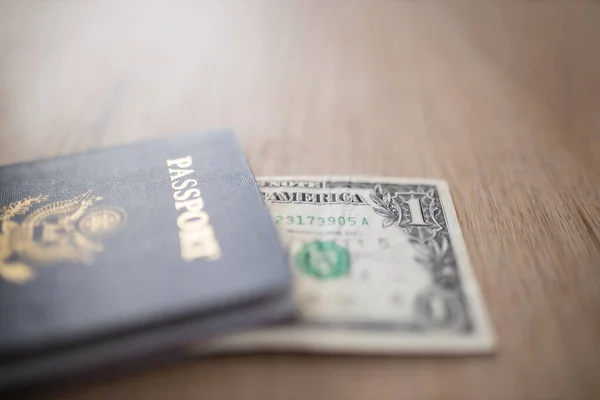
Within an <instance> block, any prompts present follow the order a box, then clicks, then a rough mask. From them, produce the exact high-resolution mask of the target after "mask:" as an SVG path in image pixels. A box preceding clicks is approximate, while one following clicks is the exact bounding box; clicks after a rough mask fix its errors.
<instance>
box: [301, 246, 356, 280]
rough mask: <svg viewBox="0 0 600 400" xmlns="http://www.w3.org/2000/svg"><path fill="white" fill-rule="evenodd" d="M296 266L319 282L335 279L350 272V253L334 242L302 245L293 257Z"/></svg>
mask: <svg viewBox="0 0 600 400" xmlns="http://www.w3.org/2000/svg"><path fill="white" fill-rule="evenodd" d="M295 263H296V266H297V267H298V268H299V269H300V270H301V271H302V272H304V273H305V274H307V275H309V276H312V277H313V278H316V279H319V280H326V279H337V278H341V277H343V276H346V275H348V273H349V272H350V253H349V252H348V250H347V249H345V248H343V247H342V246H340V245H338V244H336V243H334V242H321V241H318V240H317V241H315V242H311V243H308V244H306V245H304V247H302V248H301V249H300V251H299V252H298V253H296V256H295Z"/></svg>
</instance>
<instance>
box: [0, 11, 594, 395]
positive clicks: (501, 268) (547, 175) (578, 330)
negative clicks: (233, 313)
mask: <svg viewBox="0 0 600 400" xmlns="http://www.w3.org/2000/svg"><path fill="white" fill-rule="evenodd" d="M599 42H600V3H599V2H597V1H589V2H588V1H559V0H556V1H552V0H550V1H536V2H529V1H518V0H515V1H509V2H506V1H468V0H431V1H389V0H371V1H367V0H338V1H336V0H322V1H317V0H304V1H302V0H298V1H291V0H279V1H277V0H254V1H250V0H226V1H225V0H224V1H169V2H166V1H150V0H146V1H144V2H142V1H67V0H64V1H58V0H57V1H4V2H1V3H0V135H1V136H0V162H1V163H2V164H9V163H13V162H19V161H25V160H32V159H37V158H43V157H50V156H56V155H61V154H68V153H71V152H76V151H82V150H85V149H90V148H98V147H106V146H112V145H118V144H123V143H130V142H134V141H137V140H142V139H149V138H157V137H162V136H166V135H169V134H173V133H176V132H187V131H194V130H206V129H212V128H219V127H225V126H227V127H233V128H234V129H235V130H236V131H237V133H238V135H239V137H240V140H241V142H242V144H243V146H244V149H245V151H246V152H247V155H248V158H249V161H250V163H251V165H252V168H253V170H254V172H255V173H256V174H257V175H258V174H327V173H338V174H353V173H360V174H378V175H388V176H406V177H435V178H444V179H447V180H448V181H449V183H450V185H451V189H452V194H453V197H454V201H455V204H456V208H457V213H458V217H459V220H460V223H461V226H462V228H463V232H464V235H465V239H466V242H467V246H468V248H469V252H470V256H471V259H472V262H473V267H474V269H475V273H476V275H477V277H478V279H479V281H480V284H481V287H482V290H483V293H484V296H485V300H486V303H487V305H488V307H489V309H490V313H491V317H492V321H493V324H494V327H495V329H496V332H497V335H498V341H499V351H498V353H497V354H496V355H495V356H493V357H480V358H401V357H326V356H314V357H308V356H293V355H276V356H269V357H267V356H258V355H257V356H245V357H226V358H211V359H205V360H196V361H193V362H189V363H185V364H179V365H175V366H168V367H165V368H160V369H154V370H152V371H148V372H144V373H140V374H135V375H133V376H129V377H126V378H122V379H116V380H108V381H103V382H101V383H97V384H92V385H88V386H86V387H80V388H77V389H70V390H66V389H65V390H62V391H57V392H49V393H46V394H44V396H43V397H44V398H49V399H50V398H56V399H58V398H60V399H67V400H76V399H107V398H109V399H120V398H121V399H163V398H178V399H198V398H202V399H212V398H215V399H221V398H223V399H251V398H256V399H261V400H264V399H280V398H298V399H305V398H308V399H313V398H315V399H316V398H323V399H336V398H344V399H350V398H356V399H367V398H368V399H371V398H377V399H379V398H389V399H396V400H397V399H420V398H422V399H594V398H600V358H599V354H600V112H599V110H600V51H599V48H600V47H599V45H598V43H599Z"/></svg>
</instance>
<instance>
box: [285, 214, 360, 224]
mask: <svg viewBox="0 0 600 400" xmlns="http://www.w3.org/2000/svg"><path fill="white" fill-rule="evenodd" d="M273 218H274V219H275V224H276V225H316V226H325V225H329V226H333V225H337V226H344V225H348V226H369V220H368V219H367V218H356V217H343V216H339V217H334V216H331V217H315V216H314V215H287V216H284V215H275V216H273Z"/></svg>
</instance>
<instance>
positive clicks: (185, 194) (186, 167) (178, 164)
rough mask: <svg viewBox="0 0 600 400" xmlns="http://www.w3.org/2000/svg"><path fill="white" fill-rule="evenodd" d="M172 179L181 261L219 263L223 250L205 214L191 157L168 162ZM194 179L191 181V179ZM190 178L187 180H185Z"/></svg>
mask: <svg viewBox="0 0 600 400" xmlns="http://www.w3.org/2000/svg"><path fill="white" fill-rule="evenodd" d="M167 166H168V167H169V176H170V177H171V187H172V188H173V190H174V192H173V199H175V209H176V210H178V211H180V214H179V215H178V216H177V227H178V228H179V243H180V245H181V257H182V258H183V259H184V260H186V261H192V260H196V259H198V258H203V259H207V260H216V259H218V258H219V257H220V256H221V247H220V246H219V242H218V241H217V238H216V236H215V231H214V229H213V227H212V225H211V223H210V217H209V216H208V213H207V212H206V211H205V210H204V199H203V198H202V193H201V192H200V189H198V188H197V186H198V182H197V181H196V180H195V179H191V177H193V176H194V170H193V169H192V156H187V157H183V158H175V159H168V160H167ZM190 176H191V177H190ZM186 177H188V178H187V179H184V178H186Z"/></svg>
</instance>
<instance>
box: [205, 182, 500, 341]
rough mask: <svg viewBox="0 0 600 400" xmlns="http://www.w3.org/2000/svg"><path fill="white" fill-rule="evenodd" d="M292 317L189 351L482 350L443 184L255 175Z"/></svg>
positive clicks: (487, 332)
mask: <svg viewBox="0 0 600 400" xmlns="http://www.w3.org/2000/svg"><path fill="white" fill-rule="evenodd" d="M258 183H259V186H260V189H261V191H262V194H263V196H264V200H265V203H266V205H267V207H268V209H269V211H270V213H271V216H272V219H273V223H274V225H275V227H276V229H277V230H278V233H279V237H280V240H281V243H282V244H283V246H285V247H286V249H287V250H288V253H289V262H290V268H291V270H292V271H293V272H292V273H293V277H294V287H293V294H294V299H295V301H296V303H297V307H298V312H299V320H298V322H296V323H294V324H291V325H288V326H278V327H273V328H268V329H262V330H257V331H251V332H243V333H239V334H234V335H231V336H227V337H223V338H219V339H217V340H212V341H209V342H204V343H202V344H200V345H198V346H197V347H196V348H195V349H194V350H195V351H198V352H207V351H208V352H239V351H257V350H258V351H260V350H296V351H319V352H346V353H366V352H369V353H394V352H396V353H473V352H480V353H481V352H489V351H491V350H492V349H493V347H494V335H493V331H492V328H491V325H490V323H489V320H488V316H487V313H486V311H485V307H484V304H483V301H482V296H481V294H480V289H479V286H478V284H477V281H476V278H475V275H474V274H473V271H472V270H471V266H470V263H469V258H468V255H467V249H466V247H465V243H464V240H463V236H462V234H461V230H460V227H459V225H458V221H457V217H456V214H455V211H454V206H453V203H452V199H451V197H450V191H449V189H448V186H447V185H446V183H445V182H443V181H438V180H415V179H389V178H373V177H327V176H323V177H319V176H317V177H293V176H292V177H262V178H258Z"/></svg>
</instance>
